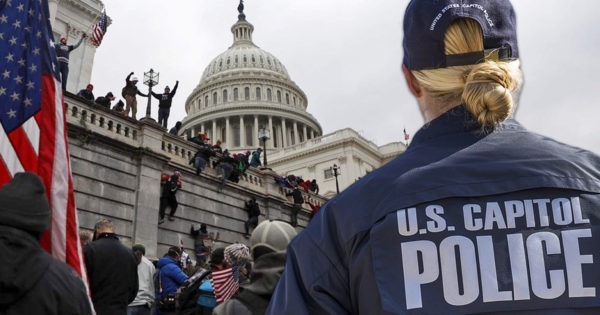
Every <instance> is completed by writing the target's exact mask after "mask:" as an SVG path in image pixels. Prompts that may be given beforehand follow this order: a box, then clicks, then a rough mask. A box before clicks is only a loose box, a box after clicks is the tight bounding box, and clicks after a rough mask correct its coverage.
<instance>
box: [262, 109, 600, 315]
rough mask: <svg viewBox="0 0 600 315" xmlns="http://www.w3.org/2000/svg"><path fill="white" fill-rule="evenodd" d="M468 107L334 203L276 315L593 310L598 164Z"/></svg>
mask: <svg viewBox="0 0 600 315" xmlns="http://www.w3.org/2000/svg"><path fill="white" fill-rule="evenodd" d="M472 121H473V119H472V117H471V116H470V114H468V113H467V112H466V110H465V109H464V108H463V107H462V106H460V107H457V108H455V109H453V110H451V111H449V112H447V113H445V114H444V115H442V116H440V117H438V118H437V119H435V120H434V121H432V122H430V123H428V124H426V125H425V126H424V127H423V128H421V130H420V131H419V132H418V133H417V134H416V135H415V138H414V140H413V142H412V143H411V145H410V146H409V147H408V149H407V151H406V152H405V153H403V154H402V155H400V156H399V157H398V158H396V159H395V160H393V161H391V162H389V163H388V164H386V165H384V166H383V167H381V168H379V169H377V170H376V171H374V172H371V173H370V174H369V175H367V176H366V177H364V178H363V179H362V180H360V181H359V182H357V183H355V184H354V185H352V186H351V187H349V188H347V189H346V190H345V191H344V192H343V193H342V194H340V195H339V196H338V197H336V198H334V199H332V200H331V201H329V202H328V203H326V204H325V205H324V206H323V207H321V210H320V211H319V212H317V214H316V216H315V218H314V219H313V221H312V222H311V223H310V224H309V225H308V227H307V228H306V229H305V230H304V231H303V232H302V233H300V234H299V235H298V236H297V237H296V238H295V239H294V240H293V241H292V242H291V244H290V246H289V247H288V251H287V265H286V269H285V272H284V274H283V276H282V278H281V280H280V282H279V284H278V287H277V289H276V291H275V293H274V295H273V297H272V299H271V304H270V306H269V309H268V311H267V314H473V313H486V314H499V313H504V312H507V314H508V312H510V314H512V315H515V314H596V313H598V312H600V298H599V295H600V290H599V289H600V250H599V249H600V229H599V227H600V172H599V170H598V166H599V165H600V157H598V156H596V155H594V154H593V153H590V152H588V151H584V150H581V149H578V148H574V147H570V146H567V145H564V144H560V143H558V142H556V141H554V140H552V139H549V138H546V137H543V136H540V135H537V134H534V133H531V132H528V131H526V130H525V129H524V128H523V127H521V126H520V125H519V124H518V123H517V122H515V121H514V120H508V121H507V122H505V123H504V124H502V125H501V126H500V127H499V128H497V129H496V131H494V132H493V133H491V134H489V135H487V136H485V135H483V134H481V133H480V130H479V128H478V126H477V125H476V124H475V123H473V122H472Z"/></svg>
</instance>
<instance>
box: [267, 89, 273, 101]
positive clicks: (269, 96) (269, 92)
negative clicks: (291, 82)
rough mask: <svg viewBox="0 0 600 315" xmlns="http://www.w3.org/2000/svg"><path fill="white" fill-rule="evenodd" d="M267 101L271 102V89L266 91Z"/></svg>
mask: <svg viewBox="0 0 600 315" xmlns="http://www.w3.org/2000/svg"><path fill="white" fill-rule="evenodd" d="M267 100H269V101H273V93H271V89H267Z"/></svg>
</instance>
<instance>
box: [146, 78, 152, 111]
mask: <svg viewBox="0 0 600 315" xmlns="http://www.w3.org/2000/svg"><path fill="white" fill-rule="evenodd" d="M152 83H153V82H152V80H150V83H149V84H148V105H146V118H150V106H151V104H150V102H151V101H152Z"/></svg>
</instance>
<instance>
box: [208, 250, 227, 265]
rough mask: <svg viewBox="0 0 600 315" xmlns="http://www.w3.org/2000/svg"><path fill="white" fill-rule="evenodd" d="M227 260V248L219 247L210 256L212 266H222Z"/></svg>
mask: <svg viewBox="0 0 600 315" xmlns="http://www.w3.org/2000/svg"><path fill="white" fill-rule="evenodd" d="M223 260H225V248H223V247H219V248H216V249H215V250H213V251H212V253H211V254H210V263H211V264H220V263H222V262H223Z"/></svg>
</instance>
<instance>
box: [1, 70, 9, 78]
mask: <svg viewBox="0 0 600 315" xmlns="http://www.w3.org/2000/svg"><path fill="white" fill-rule="evenodd" d="M2 77H3V78H4V79H8V78H10V71H8V70H4V72H2Z"/></svg>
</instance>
